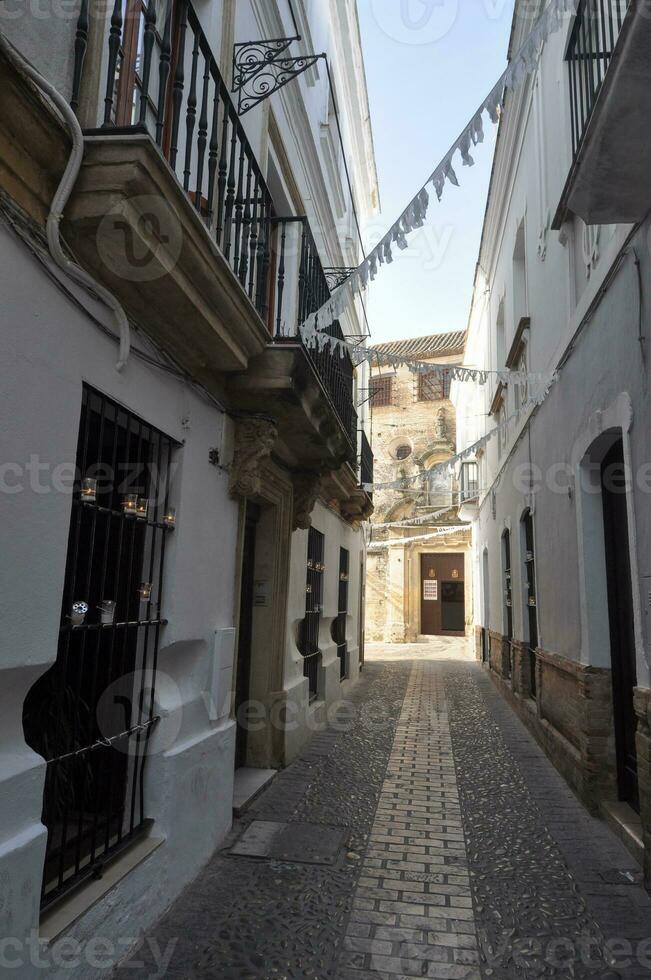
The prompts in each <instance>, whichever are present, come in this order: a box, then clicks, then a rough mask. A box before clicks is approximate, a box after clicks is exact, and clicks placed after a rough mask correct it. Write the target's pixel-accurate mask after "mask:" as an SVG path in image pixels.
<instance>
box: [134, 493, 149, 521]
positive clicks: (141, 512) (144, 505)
mask: <svg viewBox="0 0 651 980" xmlns="http://www.w3.org/2000/svg"><path fill="white" fill-rule="evenodd" d="M148 516H149V501H148V500H147V498H146V497H138V503H137V505H136V517H137V518H138V520H139V521H146V520H147V517H148Z"/></svg>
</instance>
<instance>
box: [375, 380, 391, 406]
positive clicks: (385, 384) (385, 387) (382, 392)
mask: <svg viewBox="0 0 651 980" xmlns="http://www.w3.org/2000/svg"><path fill="white" fill-rule="evenodd" d="M392 404H393V378H392V377H386V378H371V405H372V407H373V408H382V407H383V406H385V405H392Z"/></svg>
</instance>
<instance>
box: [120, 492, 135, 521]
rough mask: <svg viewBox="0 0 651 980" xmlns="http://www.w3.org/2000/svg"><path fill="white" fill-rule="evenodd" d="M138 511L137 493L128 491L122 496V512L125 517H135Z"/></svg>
mask: <svg viewBox="0 0 651 980" xmlns="http://www.w3.org/2000/svg"><path fill="white" fill-rule="evenodd" d="M137 512H138V494H137V493H128V494H127V495H126V497H123V498H122V513H123V514H126V515H127V517H135V516H136V514H137Z"/></svg>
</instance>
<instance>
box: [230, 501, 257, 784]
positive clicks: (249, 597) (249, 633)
mask: <svg viewBox="0 0 651 980" xmlns="http://www.w3.org/2000/svg"><path fill="white" fill-rule="evenodd" d="M259 520H260V508H259V507H258V506H257V505H256V504H252V503H250V502H247V504H246V515H245V519H244V550H243V556H242V594H241V601H240V627H239V632H238V646H237V678H236V683H235V717H236V719H237V736H236V741H235V768H236V769H241V768H242V767H243V766H245V765H246V747H247V746H246V742H247V729H246V724H245V721H246V719H245V717H244V716H245V715H246V712H245V711H243V710H241V709H242V706H243V705H245V704H246V703H247V701H248V700H249V692H250V690H251V651H252V643H253V593H254V588H255V542H256V534H257V527H258V521H259Z"/></svg>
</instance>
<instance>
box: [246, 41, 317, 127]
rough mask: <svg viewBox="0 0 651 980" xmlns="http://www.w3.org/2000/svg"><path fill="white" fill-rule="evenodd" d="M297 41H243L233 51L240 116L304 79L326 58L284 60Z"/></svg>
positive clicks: (305, 57)
mask: <svg viewBox="0 0 651 980" xmlns="http://www.w3.org/2000/svg"><path fill="white" fill-rule="evenodd" d="M300 40H301V38H300V36H299V35H297V36H296V37H281V38H274V39H271V40H267V41H241V42H239V43H238V44H236V45H235V47H234V49H233V91H234V92H237V93H238V103H237V112H238V115H240V116H244V115H246V113H247V112H249V111H250V110H251V109H254V108H255V107H256V106H257V105H260V103H261V102H264V100H265V99H268V98H269V96H270V95H273V94H274V92H278V91H279V90H280V89H281V88H283V87H284V86H285V85H287V83H288V82H291V81H292V79H294V78H297V77H298V76H299V75H302V74H303V72H305V71H307V70H308V69H309V68H311V67H312V66H313V65H315V64H316V62H317V61H319V59H320V58H325V54H308V55H304V56H303V57H300V58H282V57H280V55H282V54H283V53H284V52H285V51H287V50H288V49H289V47H290V45H291V44H292V42H293V41H300Z"/></svg>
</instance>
